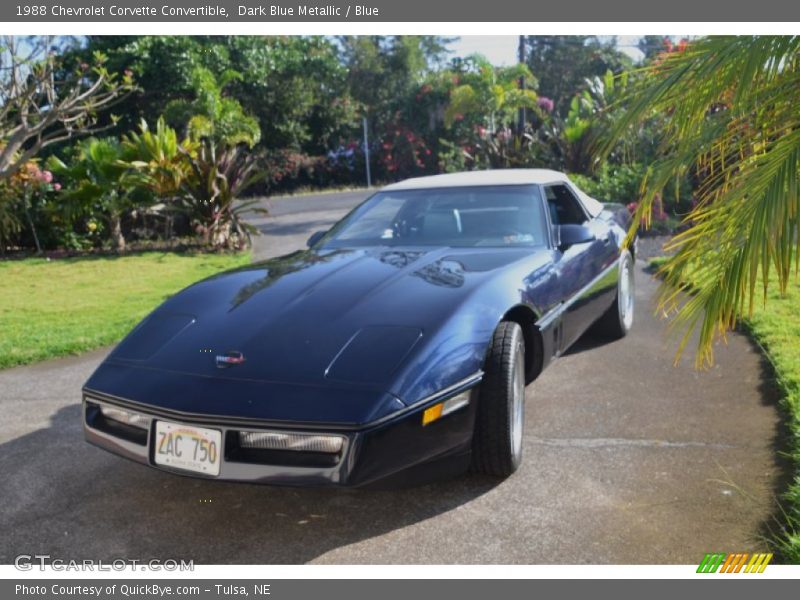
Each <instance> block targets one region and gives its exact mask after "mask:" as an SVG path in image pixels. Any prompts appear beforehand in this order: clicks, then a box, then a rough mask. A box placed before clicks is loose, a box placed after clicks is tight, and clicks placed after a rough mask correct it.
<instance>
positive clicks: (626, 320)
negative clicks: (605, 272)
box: [619, 260, 633, 329]
mask: <svg viewBox="0 0 800 600" xmlns="http://www.w3.org/2000/svg"><path fill="white" fill-rule="evenodd" d="M619 317H620V321H621V322H622V324H623V325H624V326H625V329H630V327H631V325H633V270H632V269H631V267H630V262H629V261H628V260H626V261H625V262H624V263H623V264H622V273H621V274H620V280H619Z"/></svg>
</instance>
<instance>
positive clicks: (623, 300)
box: [594, 250, 635, 340]
mask: <svg viewBox="0 0 800 600" xmlns="http://www.w3.org/2000/svg"><path fill="white" fill-rule="evenodd" d="M633 273H634V268H633V257H632V256H631V253H630V252H628V251H627V250H623V251H622V255H621V256H620V257H619V277H618V278H617V294H616V296H615V297H614V302H613V304H612V305H611V306H610V307H609V308H608V310H607V311H606V312H605V313H603V316H602V317H600V318H599V319H598V320H597V323H595V325H594V330H595V331H596V332H597V333H598V334H600V335H601V336H603V337H606V338H610V339H613V340H619V339H622V338H624V337H625V336H626V335H628V332H629V331H630V330H631V327H632V326H633V314H634V304H635V302H634V297H635V287H634V276H633ZM625 277H628V283H627V288H626V287H625V281H624V278H625Z"/></svg>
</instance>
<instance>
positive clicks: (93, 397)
mask: <svg viewBox="0 0 800 600" xmlns="http://www.w3.org/2000/svg"><path fill="white" fill-rule="evenodd" d="M479 381H480V379H479V378H478V379H475V378H473V379H472V380H471V381H467V382H464V383H463V384H461V385H460V386H459V385H457V386H453V387H452V388H450V389H448V390H447V392H446V393H444V394H437V395H436V396H434V397H432V398H431V399H429V400H427V401H425V402H421V403H419V404H417V405H415V406H414V407H411V408H409V409H407V410H405V411H401V412H400V413H398V414H397V415H396V416H392V417H389V418H384V419H381V420H380V421H378V422H375V423H371V424H367V425H364V426H360V427H345V426H335V425H331V426H325V425H323V426H319V427H317V426H315V427H313V428H308V427H305V428H304V427H303V426H300V425H299V426H294V425H293V424H287V423H265V422H261V421H251V420H247V421H245V420H240V421H237V420H233V419H223V418H220V417H208V416H204V415H199V414H198V415H196V414H185V413H175V412H171V411H163V410H160V409H158V408H156V407H153V406H149V405H142V404H138V403H130V402H126V401H125V400H121V399H118V398H110V397H105V396H104V395H102V394H99V393H96V392H92V391H88V390H85V393H84V399H83V425H84V432H85V435H86V440H87V441H88V442H89V443H91V444H94V445H96V446H99V447H101V448H103V449H105V450H108V451H110V452H112V453H114V454H118V455H119V456H123V457H125V458H128V459H130V460H133V461H135V462H138V463H141V464H144V465H148V466H150V467H153V468H157V469H160V470H164V471H169V472H173V473H175V474H179V475H185V476H190V477H198V478H209V476H206V475H202V474H199V473H195V472H191V471H184V470H181V469H174V468H170V467H166V466H164V465H159V464H156V463H155V460H154V446H155V443H154V440H155V426H156V421H157V420H161V421H168V422H170V423H175V424H184V425H194V426H198V427H205V428H210V429H216V430H218V431H220V432H221V434H222V440H223V452H222V453H221V461H220V470H219V475H217V476H214V477H210V478H212V479H220V480H224V481H241V482H250V483H263V484H274V485H296V486H362V485H367V484H371V483H374V482H376V481H379V480H382V479H385V478H388V477H391V476H393V475H397V474H399V473H401V472H403V471H405V470H407V469H410V468H412V467H416V466H420V465H424V464H426V463H429V462H432V461H437V460H438V459H443V458H446V457H448V456H461V455H464V454H465V453H468V452H469V449H470V446H471V440H472V432H473V429H474V423H475V410H476V407H477V399H478V398H477V395H478V386H477V384H478V383H479ZM463 393H467V394H468V396H469V398H470V401H469V403H468V404H466V405H465V406H463V407H462V408H459V409H458V410H456V411H454V412H452V413H450V414H448V415H447V416H445V417H442V418H441V419H438V420H436V421H434V422H432V423H428V424H427V425H423V424H422V415H423V413H424V411H425V410H426V409H427V408H430V407H431V406H433V405H435V404H437V403H440V402H442V401H444V400H447V399H448V398H452V397H454V396H456V395H458V394H463ZM101 405H105V406H110V407H114V408H121V409H124V410H125V411H129V412H133V413H135V414H138V415H142V416H145V417H149V418H150V424H149V426H148V427H147V428H146V429H144V428H143V429H138V428H135V427H131V426H125V425H123V424H120V423H117V422H114V421H111V420H109V419H106V418H105V417H104V416H103V415H102V413H101V411H100V406H101ZM240 431H248V432H253V431H257V432H260V431H264V432H278V433H307V434H330V435H339V436H342V437H343V438H344V439H345V442H344V444H343V445H342V449H341V451H340V452H338V453H336V454H328V455H323V454H320V453H317V452H297V451H280V452H268V453H258V452H245V451H242V448H241V447H240V446H239V445H238V440H239V432H240Z"/></svg>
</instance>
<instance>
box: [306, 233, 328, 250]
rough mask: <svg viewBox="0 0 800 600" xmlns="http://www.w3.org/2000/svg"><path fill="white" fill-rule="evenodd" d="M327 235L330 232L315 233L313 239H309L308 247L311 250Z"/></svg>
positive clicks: (312, 235)
mask: <svg viewBox="0 0 800 600" xmlns="http://www.w3.org/2000/svg"><path fill="white" fill-rule="evenodd" d="M326 233H328V232H327V231H315V232H314V233H312V234H311V237H310V238H308V241H307V242H306V246H308V247H309V248H311V247H312V246H313V245H314V244H316V243H317V242H318V241H320V240H321V239H322V236H323V235H325V234H326Z"/></svg>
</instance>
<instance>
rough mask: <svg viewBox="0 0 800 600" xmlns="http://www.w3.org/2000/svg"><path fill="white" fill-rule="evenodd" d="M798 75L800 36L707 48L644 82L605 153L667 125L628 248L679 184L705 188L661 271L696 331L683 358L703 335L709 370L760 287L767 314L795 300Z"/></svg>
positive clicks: (672, 61)
mask: <svg viewBox="0 0 800 600" xmlns="http://www.w3.org/2000/svg"><path fill="white" fill-rule="evenodd" d="M798 66H800V36H761V37H754V36H724V37H708V38H703V39H701V40H698V41H696V42H694V43H692V44H690V45H689V47H688V48H687V49H686V50H685V51H684V52H676V53H673V54H670V55H669V56H666V57H663V58H662V59H661V60H659V61H657V62H656V64H654V65H653V66H652V67H650V69H649V70H648V71H647V72H646V73H645V76H644V77H641V78H639V80H638V82H637V83H635V84H634V85H633V86H632V93H631V94H630V95H629V96H628V97H627V98H626V100H627V101H626V102H625V104H624V108H622V109H621V110H620V112H621V116H620V118H619V119H617V120H616V122H615V123H614V125H613V127H612V128H611V131H610V133H609V135H608V137H607V138H606V139H605V140H603V144H602V145H601V146H600V151H599V154H600V156H601V157H602V156H603V155H605V154H607V153H608V152H609V151H610V149H611V148H612V146H613V144H614V143H615V141H616V140H618V139H620V138H621V137H622V136H623V135H624V134H625V132H626V131H627V130H628V129H629V128H630V127H633V126H636V124H637V123H640V122H641V121H643V120H644V119H647V118H649V117H651V116H652V115H653V114H658V113H661V114H666V115H667V116H668V118H667V119H665V128H664V132H663V138H662V140H661V155H662V158H661V159H659V160H658V161H657V162H656V163H654V164H653V165H651V166H650V169H649V171H648V174H647V177H646V178H645V181H644V184H643V190H642V192H643V195H642V202H641V203H640V206H639V207H638V209H637V211H636V214H635V215H634V222H633V225H632V229H631V232H630V233H629V239H630V238H631V237H632V235H633V233H634V232H635V229H636V228H637V227H638V226H639V225H640V224H644V225H645V226H646V225H647V224H648V222H649V217H650V213H651V211H652V206H653V201H654V198H655V197H656V195H657V194H659V193H660V192H661V191H662V190H663V189H664V187H665V186H666V185H667V183H668V182H669V181H670V180H671V179H672V178H673V177H675V176H676V174H680V173H685V172H687V171H692V172H693V173H694V174H695V177H696V179H697V180H699V182H700V185H699V187H698V188H697V190H696V194H697V195H696V198H695V207H694V209H693V210H692V211H691V212H690V213H689V214H688V215H687V216H686V217H685V224H686V225H687V226H688V228H687V229H686V230H685V231H684V232H683V233H681V234H679V235H677V236H676V237H675V238H673V240H672V242H671V248H672V249H673V250H674V251H675V254H674V255H673V256H672V257H671V258H670V259H669V261H668V262H667V263H665V265H664V267H663V269H662V273H663V276H664V277H663V280H664V285H663V287H662V290H661V296H660V306H659V308H660V310H662V311H666V312H670V313H673V314H675V319H674V325H675V326H678V327H683V328H684V329H685V332H684V334H683V336H682V338H681V342H680V344H679V346H678V352H679V354H680V352H682V351H683V350H684V348H685V346H686V344H687V343H688V341H689V340H690V339H691V334H692V332H693V331H695V330H697V332H698V334H699V335H698V344H699V346H698V352H697V355H696V359H697V363H698V365H708V364H710V363H712V362H713V344H714V341H715V340H716V339H718V338H719V337H720V336H724V335H725V332H726V331H728V330H729V329H731V328H732V327H734V326H735V325H736V323H737V320H738V319H740V318H741V317H742V316H746V315H748V314H749V313H750V312H751V311H752V309H753V306H754V302H755V297H756V290H757V287H758V282H759V280H760V281H761V287H762V290H763V301H764V302H766V292H767V289H768V286H770V285H777V286H778V287H779V289H780V290H781V291H782V292H785V290H786V288H787V285H788V284H789V279H790V275H791V271H792V267H794V269H795V272H796V270H797V268H798V256H799V255H800V228H799V225H800V220H799V216H800V198H799V197H798V184H797V181H798V173H799V172H800V105H799V104H798V102H797V99H798V92H799V91H800V71H799V70H798ZM689 284H691V291H692V295H691V296H690V297H686V296H685V295H684V294H683V292H685V291H686V290H687V288H688V287H689Z"/></svg>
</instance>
